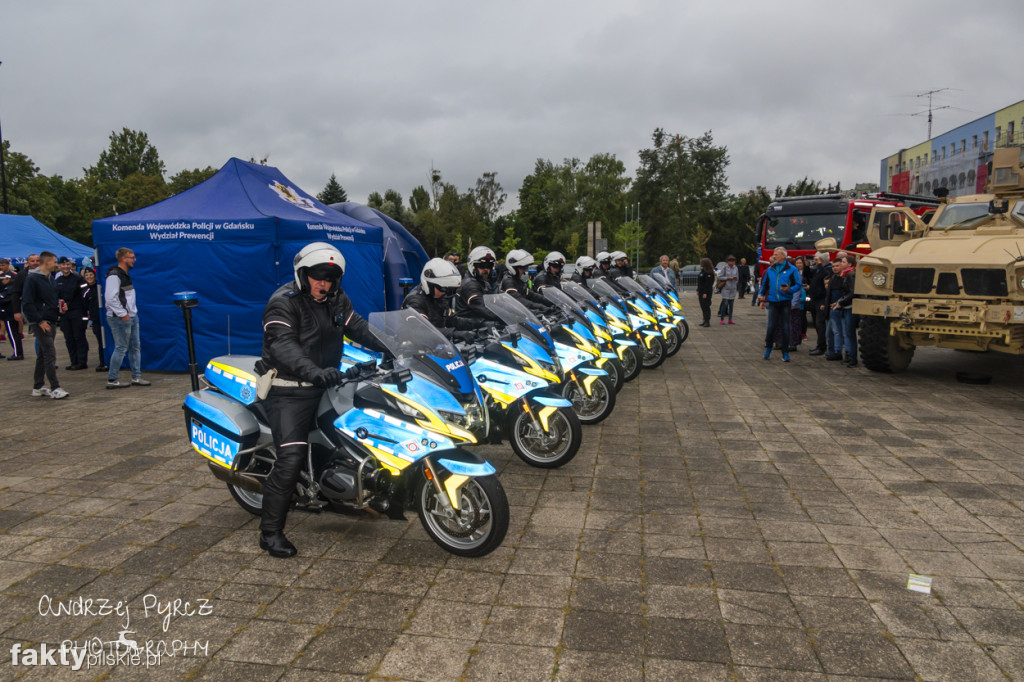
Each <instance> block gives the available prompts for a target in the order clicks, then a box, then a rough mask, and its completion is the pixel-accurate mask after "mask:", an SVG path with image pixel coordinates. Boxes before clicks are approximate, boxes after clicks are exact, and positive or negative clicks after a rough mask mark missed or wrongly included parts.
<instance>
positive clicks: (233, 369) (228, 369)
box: [210, 362, 257, 383]
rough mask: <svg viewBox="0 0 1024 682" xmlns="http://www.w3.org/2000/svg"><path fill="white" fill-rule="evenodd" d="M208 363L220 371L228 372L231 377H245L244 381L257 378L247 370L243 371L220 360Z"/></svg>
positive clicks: (254, 380)
mask: <svg viewBox="0 0 1024 682" xmlns="http://www.w3.org/2000/svg"><path fill="white" fill-rule="evenodd" d="M210 365H211V366H213V367H216V368H217V369H219V370H220V371H222V372H224V373H226V374H230V375H231V376H233V377H241V378H242V379H245V380H246V381H252V382H254V383H255V382H256V380H257V377H255V376H253V375H252V374H249V373H248V372H243V371H242V370H240V369H238V368H237V367H232V366H231V365H225V364H224V363H222V362H211V363H210Z"/></svg>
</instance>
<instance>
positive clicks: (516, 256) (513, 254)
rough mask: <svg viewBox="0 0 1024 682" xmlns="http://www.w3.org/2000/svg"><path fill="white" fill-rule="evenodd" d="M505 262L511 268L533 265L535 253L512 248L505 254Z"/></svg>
mask: <svg viewBox="0 0 1024 682" xmlns="http://www.w3.org/2000/svg"><path fill="white" fill-rule="evenodd" d="M505 263H506V264H507V265H508V266H509V267H510V268H529V267H530V266H531V265H533V254H531V253H530V252H529V251H526V250H524V249H512V250H511V251H509V252H508V255H507V256H505Z"/></svg>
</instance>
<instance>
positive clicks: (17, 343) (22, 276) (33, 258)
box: [7, 253, 39, 360]
mask: <svg viewBox="0 0 1024 682" xmlns="http://www.w3.org/2000/svg"><path fill="white" fill-rule="evenodd" d="M38 267H39V254H38V253H30V254H29V255H28V258H26V259H25V265H23V266H22V267H21V270H18V273H17V274H16V275H14V279H12V280H11V316H12V317H13V318H14V322H13V323H12V324H11V326H12V327H13V328H14V331H15V332H16V333H15V334H14V335H13V336H10V337H8V338H10V340H11V345H12V346H13V347H14V354H13V355H11V356H10V357H8V358H7V359H8V360H24V359H25V350H24V346H23V344H22V338H21V337H22V334H23V333H24V332H23V330H22V322H23V319H24V317H23V315H22V309H21V308H22V306H21V295H22V293H23V292H24V291H25V280H26V279H27V278H28V273H30V272H32V270H35V269H36V268H38Z"/></svg>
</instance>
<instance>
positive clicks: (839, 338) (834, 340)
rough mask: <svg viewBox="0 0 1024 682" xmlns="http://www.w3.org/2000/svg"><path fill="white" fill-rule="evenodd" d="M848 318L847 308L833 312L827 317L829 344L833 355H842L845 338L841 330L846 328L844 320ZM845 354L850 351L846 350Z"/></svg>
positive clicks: (848, 311)
mask: <svg viewBox="0 0 1024 682" xmlns="http://www.w3.org/2000/svg"><path fill="white" fill-rule="evenodd" d="M849 316H850V310H849V308H840V309H839V310H833V311H831V312H830V313H829V315H828V328H829V337H828V338H829V343H830V345H831V346H832V353H833V354H835V355H842V353H843V349H844V348H845V346H846V343H845V341H846V336H845V334H844V333H843V329H844V328H845V326H846V318H848V317H849ZM846 352H847V353H849V352H850V351H849V350H847V351H846Z"/></svg>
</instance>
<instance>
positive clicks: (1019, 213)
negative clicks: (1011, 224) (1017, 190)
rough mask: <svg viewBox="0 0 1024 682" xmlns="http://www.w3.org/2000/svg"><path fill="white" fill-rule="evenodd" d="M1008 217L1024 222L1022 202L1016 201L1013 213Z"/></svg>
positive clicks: (1023, 204) (1023, 202)
mask: <svg viewBox="0 0 1024 682" xmlns="http://www.w3.org/2000/svg"><path fill="white" fill-rule="evenodd" d="M1010 215H1012V216H1013V217H1015V218H1019V219H1020V220H1024V201H1018V202H1017V204H1016V205H1015V206H1014V207H1013V212H1012V213H1011V214H1010Z"/></svg>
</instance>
